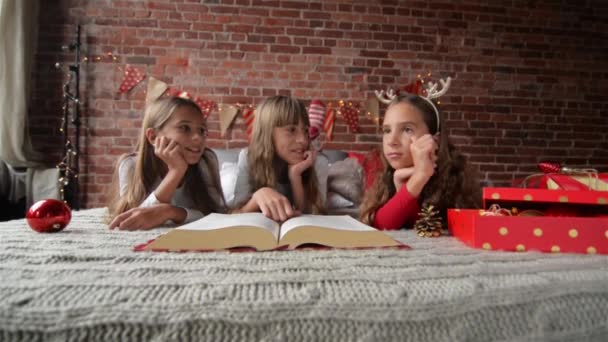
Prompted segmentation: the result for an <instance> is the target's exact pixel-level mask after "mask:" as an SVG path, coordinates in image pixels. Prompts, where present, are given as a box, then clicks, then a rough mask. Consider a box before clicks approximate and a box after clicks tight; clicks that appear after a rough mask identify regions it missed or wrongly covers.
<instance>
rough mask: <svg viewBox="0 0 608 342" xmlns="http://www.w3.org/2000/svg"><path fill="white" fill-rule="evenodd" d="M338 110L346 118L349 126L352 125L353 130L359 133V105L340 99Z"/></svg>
mask: <svg viewBox="0 0 608 342" xmlns="http://www.w3.org/2000/svg"><path fill="white" fill-rule="evenodd" d="M338 111H339V112H340V113H341V114H342V116H343V117H344V120H346V123H347V124H348V127H350V130H351V132H353V133H358V132H359V106H358V105H356V104H355V105H353V104H352V103H350V102H349V103H346V102H343V101H340V108H339V109H338Z"/></svg>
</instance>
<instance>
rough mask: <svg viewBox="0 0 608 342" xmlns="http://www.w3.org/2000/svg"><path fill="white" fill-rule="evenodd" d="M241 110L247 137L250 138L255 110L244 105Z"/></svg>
mask: <svg viewBox="0 0 608 342" xmlns="http://www.w3.org/2000/svg"><path fill="white" fill-rule="evenodd" d="M242 112H243V122H244V123H245V127H246V129H245V131H246V132H247V137H248V138H249V140H251V134H252V133H253V119H255V111H254V110H253V107H250V106H249V107H245V108H243V110H242Z"/></svg>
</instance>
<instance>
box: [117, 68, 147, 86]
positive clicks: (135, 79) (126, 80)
mask: <svg viewBox="0 0 608 342" xmlns="http://www.w3.org/2000/svg"><path fill="white" fill-rule="evenodd" d="M144 77H146V74H145V72H143V71H141V70H139V69H138V68H136V67H134V66H132V65H129V64H127V66H126V67H125V72H124V75H123V78H122V83H121V84H120V87H119V88H118V92H119V93H126V92H128V91H129V90H131V89H133V87H135V86H136V85H137V84H138V83H139V82H141V81H142V80H143V79H144Z"/></svg>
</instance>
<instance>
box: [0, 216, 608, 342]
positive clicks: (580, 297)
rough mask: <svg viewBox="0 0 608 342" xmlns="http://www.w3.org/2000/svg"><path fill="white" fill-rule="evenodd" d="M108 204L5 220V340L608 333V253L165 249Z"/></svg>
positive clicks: (427, 245) (433, 247) (1, 306)
mask: <svg viewBox="0 0 608 342" xmlns="http://www.w3.org/2000/svg"><path fill="white" fill-rule="evenodd" d="M104 213H105V209H101V208H99V209H88V210H82V211H77V212H73V218H72V222H71V223H70V225H69V226H68V228H67V229H66V230H64V231H63V232H60V233H56V234H39V233H36V232H33V231H32V230H30V229H29V228H28V226H27V223H26V222H25V220H13V221H7V222H0V279H1V282H0V340H1V341H17V340H61V341H79V340H86V341H113V340H136V341H140V340H141V341H144V340H146V341H147V340H155V341H160V340H196V341H198V340H201V341H203V340H204V341H219V340H226V341H232V340H239V341H242V340H243V341H249V340H251V341H260V340H264V341H275V340H280V341H283V340H310V341H318V340H327V341H376V340H397V341H491V340H526V341H528V340H543V341H544V340H550V341H557V340H564V341H605V340H606V336H608V256H602V255H566V254H541V253H534V252H526V253H508V252H489V251H481V250H475V249H471V248H468V247H465V246H464V245H463V244H462V243H460V242H459V241H457V240H455V239H454V238H452V237H441V238H437V239H424V238H419V237H417V236H416V235H415V234H414V233H413V232H411V231H399V232H395V233H391V235H392V236H394V237H395V238H397V239H399V240H401V241H402V242H405V243H406V244H408V245H410V246H411V247H412V249H411V250H388V249H377V250H304V251H292V252H286V251H282V252H264V253H254V252H241V253H228V252H215V253H154V252H133V251H132V247H133V246H134V245H137V244H140V243H142V242H146V241H148V240H150V239H152V238H154V237H156V236H157V235H159V234H161V233H163V232H165V231H166V230H167V229H168V228H159V229H155V230H151V231H141V232H119V231H109V230H108V229H107V228H106V226H105V225H104V224H103V221H102V218H103V215H104Z"/></svg>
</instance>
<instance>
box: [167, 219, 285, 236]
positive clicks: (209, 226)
mask: <svg viewBox="0 0 608 342" xmlns="http://www.w3.org/2000/svg"><path fill="white" fill-rule="evenodd" d="M228 227H259V228H262V229H266V230H268V231H270V232H271V233H272V234H273V235H274V236H275V238H276V239H277V240H278V238H279V224H278V223H276V222H275V221H273V220H271V219H269V218H267V217H266V216H264V214H262V213H242V214H209V215H207V216H205V217H203V218H202V219H200V220H196V221H194V222H190V223H188V224H185V225H183V226H179V227H177V228H175V229H176V230H214V229H221V228H228Z"/></svg>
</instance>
